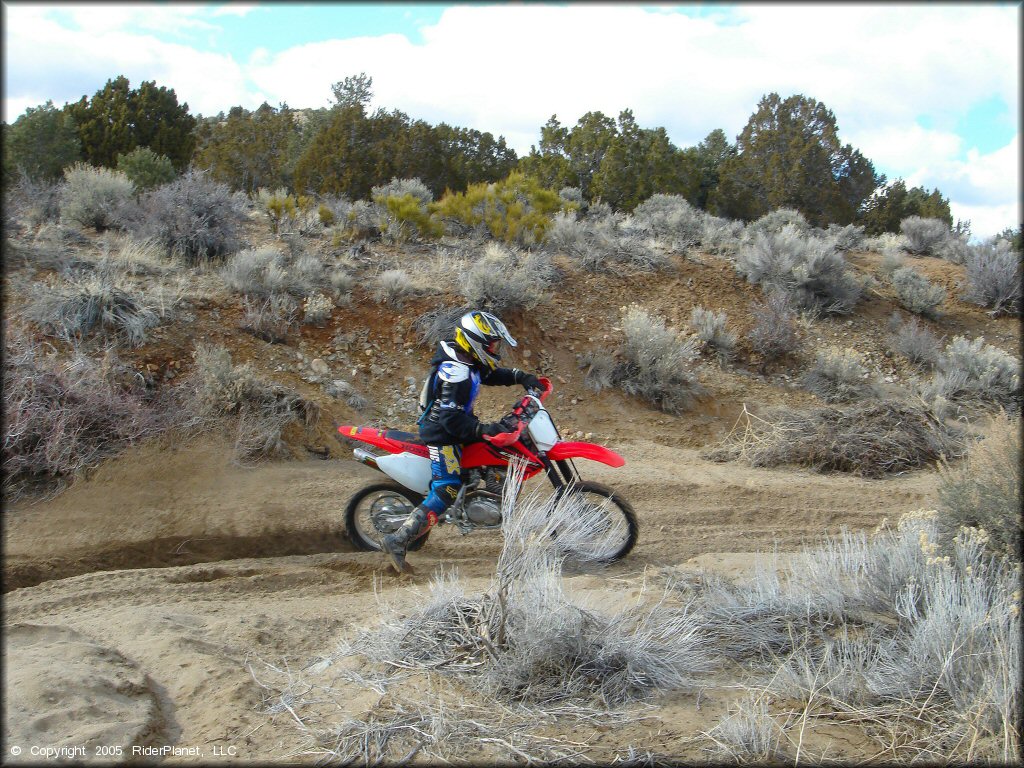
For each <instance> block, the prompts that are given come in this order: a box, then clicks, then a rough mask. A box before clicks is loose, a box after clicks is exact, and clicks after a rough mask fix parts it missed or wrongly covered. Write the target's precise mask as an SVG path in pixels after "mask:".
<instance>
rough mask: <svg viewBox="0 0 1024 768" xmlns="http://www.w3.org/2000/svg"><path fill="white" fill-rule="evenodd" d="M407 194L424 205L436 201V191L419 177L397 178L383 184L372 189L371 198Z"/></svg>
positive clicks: (403, 195)
mask: <svg viewBox="0 0 1024 768" xmlns="http://www.w3.org/2000/svg"><path fill="white" fill-rule="evenodd" d="M406 195H409V196H410V197H413V198H415V199H416V200H417V201H418V202H420V203H421V204H422V205H423V206H424V207H426V206H427V204H428V203H432V202H433V201H434V193H433V192H431V191H430V188H429V187H427V185H426V184H424V183H423V182H422V181H420V180H419V179H397V178H395V179H391V181H390V182H388V183H387V184H381V185H380V186H376V187H374V188H373V189H371V190H370V199H371V200H376V199H377V198H378V197H380V198H388V197H405V196H406Z"/></svg>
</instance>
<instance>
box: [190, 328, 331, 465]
mask: <svg viewBox="0 0 1024 768" xmlns="http://www.w3.org/2000/svg"><path fill="white" fill-rule="evenodd" d="M194 357H195V366H194V368H193V371H192V373H191V374H190V376H189V378H188V380H187V381H186V383H185V384H183V385H182V387H181V392H182V394H183V397H184V400H185V406H186V408H187V409H188V410H189V412H190V413H191V414H192V421H191V424H192V425H193V426H198V427H200V428H202V427H208V426H210V425H211V424H213V423H215V422H217V421H219V420H220V419H222V418H224V417H233V418H235V419H236V430H235V453H236V457H237V458H238V459H240V460H245V459H255V458H260V457H272V456H281V455H286V454H287V445H286V444H285V442H284V438H283V432H284V430H285V429H286V428H287V427H288V426H289V425H292V424H296V425H302V426H305V427H307V428H309V427H311V426H313V425H314V424H315V423H316V422H317V420H318V419H319V416H320V412H319V409H318V408H317V406H316V404H315V403H313V402H311V401H309V400H305V399H303V398H302V397H301V396H299V395H298V394H297V393H296V392H293V391H291V390H289V389H285V388H284V387H281V386H278V385H275V384H268V383H267V382H265V381H262V380H261V379H260V378H258V377H257V375H256V373H255V372H254V371H253V370H252V368H251V367H250V366H249V364H248V363H246V364H245V365H238V366H236V365H233V364H232V361H231V355H230V353H229V352H228V351H227V350H226V349H225V348H224V347H218V346H209V345H205V344H198V345H196V349H195V353H194Z"/></svg>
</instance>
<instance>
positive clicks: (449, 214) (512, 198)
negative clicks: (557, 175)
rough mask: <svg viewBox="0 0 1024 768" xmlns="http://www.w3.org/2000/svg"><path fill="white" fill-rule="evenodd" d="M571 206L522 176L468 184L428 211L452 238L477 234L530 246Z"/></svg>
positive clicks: (511, 175) (556, 195) (520, 174)
mask: <svg viewBox="0 0 1024 768" xmlns="http://www.w3.org/2000/svg"><path fill="white" fill-rule="evenodd" d="M570 206H571V203H567V202H565V201H563V200H562V198H560V197H559V196H558V194H556V193H555V192H552V191H551V190H549V189H544V188H543V187H541V186H540V184H539V183H538V181H537V180H536V179H534V178H532V177H527V176H524V175H523V174H522V173H518V172H515V173H511V174H509V176H508V177H507V178H505V179H503V180H502V181H499V182H495V183H492V184H487V183H480V184H470V185H469V188H468V189H467V190H466V191H465V192H458V193H448V194H446V195H445V196H444V197H442V198H441V199H440V200H439V201H437V202H436V203H432V204H431V206H430V210H431V212H432V213H436V214H437V215H438V216H440V217H441V219H442V221H444V222H445V225H446V228H447V229H449V230H451V231H452V234H457V235H458V234H466V233H468V232H473V231H476V232H479V233H487V234H490V236H491V237H493V238H494V239H496V240H503V241H505V242H506V243H518V244H520V245H525V246H531V245H536V244H537V243H540V242H541V241H543V239H544V236H545V233H546V232H547V229H548V228H549V227H550V226H551V217H552V216H554V214H555V213H557V212H558V211H560V210H563V209H564V208H567V207H570Z"/></svg>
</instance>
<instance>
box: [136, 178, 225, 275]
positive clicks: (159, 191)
mask: <svg viewBox="0 0 1024 768" xmlns="http://www.w3.org/2000/svg"><path fill="white" fill-rule="evenodd" d="M141 208H142V217H141V219H140V220H139V221H138V222H137V223H136V224H135V225H134V230H135V231H136V233H137V234H139V235H141V236H142V237H153V238H154V239H155V240H156V241H157V242H159V243H160V244H161V245H163V246H164V247H165V248H167V249H168V250H169V251H170V252H171V253H172V254H173V255H174V256H176V257H178V258H180V259H182V260H183V261H184V262H185V263H186V264H191V265H194V264H202V263H203V262H205V261H207V260H211V261H212V260H221V259H223V258H224V257H225V256H227V255H228V254H231V253H234V252H235V251H236V250H238V248H239V245H240V244H239V239H238V230H239V227H240V226H241V223H242V221H243V220H244V218H245V214H244V212H243V209H242V204H241V201H240V200H239V199H238V198H236V197H235V196H234V195H232V194H231V190H230V189H228V187H227V185H225V184H219V183H217V182H215V181H213V180H212V179H211V178H210V177H209V175H208V173H207V172H205V171H196V170H193V169H189V170H188V171H186V172H185V173H184V174H182V175H181V176H179V177H178V178H177V179H175V180H174V181H172V182H171V183H170V184H164V185H163V186H161V187H158V188H156V189H154V190H152V191H151V192H148V193H147V194H146V195H144V196H143V198H142V202H141Z"/></svg>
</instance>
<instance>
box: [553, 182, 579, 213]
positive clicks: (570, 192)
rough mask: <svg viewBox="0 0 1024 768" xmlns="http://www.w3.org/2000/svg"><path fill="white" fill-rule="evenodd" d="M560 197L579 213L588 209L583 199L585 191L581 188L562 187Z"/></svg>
mask: <svg viewBox="0 0 1024 768" xmlns="http://www.w3.org/2000/svg"><path fill="white" fill-rule="evenodd" d="M558 196H559V197H560V198H562V199H563V200H564V201H565V202H566V203H568V204H569V205H570V206H574V207H575V209H576V210H578V211H581V210H583V209H584V208H585V207H586V201H585V200H584V199H583V190H582V189H580V188H579V187H562V188H561V189H560V190H558Z"/></svg>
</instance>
